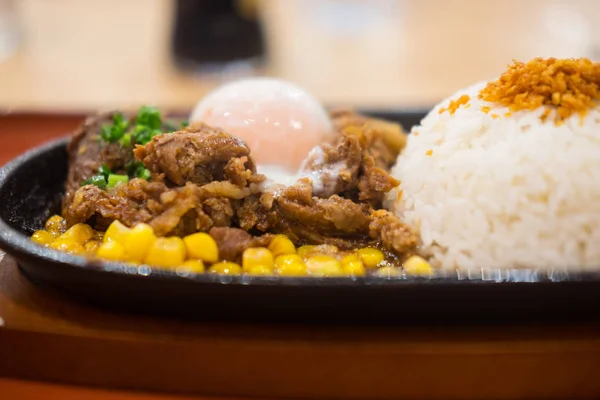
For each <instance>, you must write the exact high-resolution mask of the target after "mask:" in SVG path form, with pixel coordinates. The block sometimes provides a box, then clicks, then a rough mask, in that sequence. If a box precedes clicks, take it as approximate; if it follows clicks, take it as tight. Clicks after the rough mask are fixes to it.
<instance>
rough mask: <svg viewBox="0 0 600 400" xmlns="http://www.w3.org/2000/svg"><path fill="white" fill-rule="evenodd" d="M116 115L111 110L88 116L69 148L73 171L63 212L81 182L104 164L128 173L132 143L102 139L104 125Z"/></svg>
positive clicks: (116, 171) (70, 165) (71, 169)
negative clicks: (126, 167) (127, 144)
mask: <svg viewBox="0 0 600 400" xmlns="http://www.w3.org/2000/svg"><path fill="white" fill-rule="evenodd" d="M115 114H116V112H108V113H104V114H100V115H97V116H94V117H90V118H88V119H87V120H86V121H85V122H84V123H83V125H82V126H81V127H80V128H79V129H78V130H77V131H76V132H75V134H74V136H73V138H72V139H71V142H70V143H69V145H68V148H67V151H68V153H69V173H68V176H67V185H66V193H65V197H64V200H63V211H65V210H66V208H67V207H68V206H69V204H70V203H71V201H72V199H73V196H74V194H75V192H76V191H77V190H78V189H79V187H80V186H81V182H83V181H84V180H86V179H88V178H90V177H91V176H93V175H95V174H96V173H97V172H98V169H99V168H100V166H101V165H102V164H106V166H107V167H108V168H110V170H111V171H113V172H115V173H124V169H125V165H127V163H129V162H131V161H132V160H133V154H132V152H131V150H132V147H131V146H121V145H120V144H119V143H107V142H105V141H103V140H100V132H101V128H102V125H104V124H110V123H112V121H113V117H114V115H115Z"/></svg>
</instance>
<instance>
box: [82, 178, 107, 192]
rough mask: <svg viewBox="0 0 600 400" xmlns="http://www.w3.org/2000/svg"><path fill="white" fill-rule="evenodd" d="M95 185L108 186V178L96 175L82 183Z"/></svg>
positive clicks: (101, 187)
mask: <svg viewBox="0 0 600 400" xmlns="http://www.w3.org/2000/svg"><path fill="white" fill-rule="evenodd" d="M85 185H94V186H98V187H99V188H100V189H104V188H106V179H104V177H103V176H102V175H94V176H92V177H90V178H88V179H86V180H85V181H83V182H82V183H81V186H85Z"/></svg>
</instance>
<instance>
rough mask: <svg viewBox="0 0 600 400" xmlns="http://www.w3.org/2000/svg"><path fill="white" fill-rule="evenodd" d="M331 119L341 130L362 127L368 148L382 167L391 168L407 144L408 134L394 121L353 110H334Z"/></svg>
mask: <svg viewBox="0 0 600 400" xmlns="http://www.w3.org/2000/svg"><path fill="white" fill-rule="evenodd" d="M331 120H332V122H333V126H334V127H335V128H336V129H337V130H338V131H340V132H344V131H346V130H347V129H348V128H350V129H351V130H353V129H355V128H361V130H362V131H363V132H364V136H365V139H366V143H365V144H366V146H365V147H366V150H368V152H369V154H370V155H371V156H372V157H373V158H374V160H375V165H377V166H378V167H380V168H384V169H389V168H391V167H392V165H393V164H394V163H395V162H396V158H398V155H399V154H400V152H401V151H402V149H404V147H405V146H406V140H407V136H406V134H405V133H404V131H403V130H402V127H401V126H400V125H399V124H396V123H394V122H390V121H385V120H382V119H378V118H371V117H367V116H365V115H362V114H358V113H356V112H354V111H352V110H334V111H332V112H331Z"/></svg>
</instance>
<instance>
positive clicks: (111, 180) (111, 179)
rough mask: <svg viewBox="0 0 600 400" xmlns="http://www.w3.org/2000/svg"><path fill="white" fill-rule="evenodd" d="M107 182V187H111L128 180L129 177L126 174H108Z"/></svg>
mask: <svg viewBox="0 0 600 400" xmlns="http://www.w3.org/2000/svg"><path fill="white" fill-rule="evenodd" d="M106 181H107V183H108V185H107V186H108V187H109V188H113V187H115V186H117V185H120V184H122V183H127V182H129V177H128V176H127V175H117V174H110V175H109V176H108V179H107V180H106Z"/></svg>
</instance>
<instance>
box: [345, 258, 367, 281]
mask: <svg viewBox="0 0 600 400" xmlns="http://www.w3.org/2000/svg"><path fill="white" fill-rule="evenodd" d="M341 264H342V269H343V270H344V273H345V274H346V275H351V276H365V275H366V274H367V270H366V269H365V265H364V264H363V262H362V261H361V260H360V258H359V257H358V255H356V254H349V255H347V256H345V257H344V258H342V261H341Z"/></svg>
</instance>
